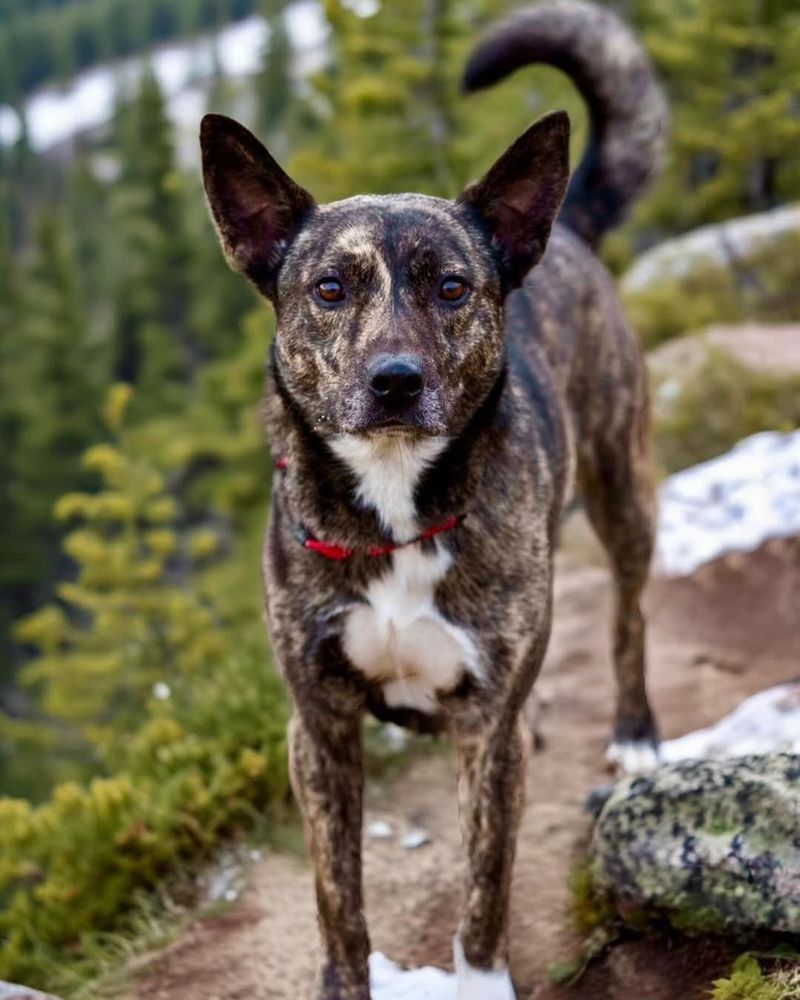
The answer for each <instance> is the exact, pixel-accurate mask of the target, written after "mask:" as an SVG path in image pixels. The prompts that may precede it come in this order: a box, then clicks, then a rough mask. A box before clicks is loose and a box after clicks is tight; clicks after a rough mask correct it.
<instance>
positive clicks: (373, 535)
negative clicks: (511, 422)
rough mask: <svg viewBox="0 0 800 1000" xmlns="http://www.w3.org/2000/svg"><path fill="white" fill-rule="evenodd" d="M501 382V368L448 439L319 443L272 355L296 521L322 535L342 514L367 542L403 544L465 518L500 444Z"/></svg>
mask: <svg viewBox="0 0 800 1000" xmlns="http://www.w3.org/2000/svg"><path fill="white" fill-rule="evenodd" d="M506 374H507V373H506V369H505V368H503V369H502V370H501V372H500V373H499V375H498V377H497V379H496V380H495V382H494V384H493V385H492V387H491V388H490V390H489V392H488V393H487V395H486V397H485V398H484V400H483V401H482V402H481V403H480V405H479V406H478V408H477V410H476V411H475V412H474V413H473V414H472V416H471V417H470V419H469V421H468V423H467V425H466V426H465V427H464V429H463V430H462V431H461V433H459V434H458V435H456V436H454V437H452V438H447V437H445V436H441V437H435V438H417V439H414V438H405V437H401V436H397V437H390V436H385V437H375V438H367V437H361V436H355V435H335V436H332V437H331V436H327V437H323V436H322V435H320V434H319V433H318V432H317V431H316V430H315V429H314V428H313V427H312V426H311V424H310V423H309V421H308V420H307V419H306V417H305V415H304V414H303V412H302V410H301V408H300V407H299V406H298V405H297V403H296V402H295V400H294V399H293V398H292V396H291V393H290V392H289V391H288V389H287V387H286V385H285V383H284V382H283V380H282V378H281V375H280V372H279V370H278V367H277V364H276V362H275V356H274V352H273V357H272V363H271V365H270V368H269V376H268V406H267V415H268V422H269V424H270V427H269V430H270V433H271V434H272V435H273V438H274V440H273V446H274V447H275V448H276V449H277V451H278V452H279V453H280V455H281V457H282V458H283V457H285V459H286V462H285V464H286V466H287V468H288V469H289V470H290V471H291V473H292V478H293V479H294V481H295V482H296V483H297V484H298V487H300V488H298V489H296V490H292V493H293V496H292V506H293V508H295V513H296V515H297V516H298V517H299V518H300V519H301V520H303V521H304V522H306V523H307V524H308V525H309V526H310V527H313V526H315V525H316V526H319V527H322V528H325V527H326V526H327V524H328V523H329V522H330V521H336V522H337V527H338V523H339V522H340V518H341V515H342V514H344V513H347V514H349V517H350V518H353V519H354V520H357V521H358V523H359V525H362V526H363V531H364V533H365V535H367V536H369V538H370V540H376V541H377V540H379V539H386V538H389V539H392V540H394V541H396V542H403V541H407V540H408V539H410V538H413V537H415V536H416V535H417V534H418V533H419V532H420V531H421V530H422V529H424V528H426V527H429V526H430V525H431V524H436V523H439V522H442V521H444V520H445V519H446V518H448V517H451V516H453V515H458V516H460V515H462V514H464V513H466V512H467V511H468V510H469V509H470V508H471V506H472V503H473V500H474V498H475V495H476V493H477V491H478V490H479V489H480V488H481V487H480V484H481V480H482V478H483V470H484V468H485V465H486V458H487V457H488V455H489V454H490V453H491V452H494V451H496V449H497V448H498V447H499V446H500V445H499V441H500V438H501V437H502V436H503V425H504V421H503V419H502V409H503V407H502V402H503V397H504V389H505V387H506ZM301 484H302V485H301ZM332 537H334V538H335V537H337V536H336V533H335V531H334V532H333V534H332Z"/></svg>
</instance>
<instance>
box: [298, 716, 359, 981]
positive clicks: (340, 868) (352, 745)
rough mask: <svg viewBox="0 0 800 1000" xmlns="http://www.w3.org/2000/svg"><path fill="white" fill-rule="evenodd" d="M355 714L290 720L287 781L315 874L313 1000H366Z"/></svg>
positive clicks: (357, 735) (357, 731)
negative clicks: (318, 945) (318, 950)
mask: <svg viewBox="0 0 800 1000" xmlns="http://www.w3.org/2000/svg"><path fill="white" fill-rule="evenodd" d="M359 721H360V720H359V716H358V714H357V713H353V715H348V716H346V717H345V718H342V717H340V716H338V715H335V714H334V713H332V712H328V711H325V710H318V711H315V712H304V713H303V712H300V711H298V712H296V714H295V715H294V717H293V719H292V723H291V730H290V752H291V775H292V787H293V789H294V793H295V797H296V798H297V801H298V803H299V805H300V809H301V811H302V813H303V819H304V823H305V830H306V841H307V845H308V850H309V853H310V854H311V858H312V861H313V863H314V869H315V874H316V890H317V909H318V916H319V926H320V933H321V936H322V948H323V964H322V969H321V972H320V978H319V983H318V986H317V992H316V996H317V998H318V1000H369V971H368V965H367V962H368V958H369V950H370V949H369V937H368V935H367V925H366V921H365V919H364V912H363V897H362V887H361V825H362V814H361V809H362V792H363V772H362V762H361V730H360V725H359Z"/></svg>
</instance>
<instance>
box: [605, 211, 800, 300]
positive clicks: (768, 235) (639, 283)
mask: <svg viewBox="0 0 800 1000" xmlns="http://www.w3.org/2000/svg"><path fill="white" fill-rule="evenodd" d="M791 232H796V233H800V204H795V205H786V206H783V207H781V208H775V209H772V210H771V211H769V212H759V213H758V214H756V215H747V216H744V217H742V218H739V219H732V220H730V221H728V222H721V223H715V224H714V225H710V226H701V227H700V228H698V229H694V230H692V232H690V233H687V234H686V235H685V236H677V237H675V239H671V240H664V242H663V243H659V244H658V245H657V246H654V247H653V248H652V249H651V250H647V251H645V252H644V253H643V254H640V255H639V256H638V257H637V258H636V260H635V261H634V263H633V264H632V265H631V267H630V269H629V270H628V271H627V273H626V274H625V275H624V277H623V278H622V281H621V287H622V290H623V292H640V291H642V290H643V289H645V288H647V287H648V286H649V285H653V284H659V283H660V282H662V281H664V280H665V279H667V280H670V279H675V278H682V277H684V276H685V275H686V274H688V273H689V272H690V271H691V270H692V269H693V268H695V267H697V265H698V264H702V263H703V262H708V263H711V264H718V265H721V266H723V267H724V266H726V265H729V264H730V263H731V262H732V261H736V260H737V259H739V258H742V257H748V256H750V255H751V254H753V253H754V252H756V251H757V250H758V249H759V248H760V247H761V246H763V245H764V244H769V243H771V242H774V241H775V240H777V239H780V238H781V237H783V236H786V235H787V234H789V233H791Z"/></svg>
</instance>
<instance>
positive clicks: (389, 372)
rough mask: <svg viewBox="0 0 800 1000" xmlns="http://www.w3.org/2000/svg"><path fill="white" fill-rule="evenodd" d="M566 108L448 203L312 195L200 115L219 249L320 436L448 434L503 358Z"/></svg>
mask: <svg viewBox="0 0 800 1000" xmlns="http://www.w3.org/2000/svg"><path fill="white" fill-rule="evenodd" d="M568 144H569V119H568V118H567V116H566V114H564V113H563V112H556V113H554V114H551V115H548V116H546V117H545V118H542V119H541V120H540V121H538V122H537V123H536V124H534V125H532V126H531V127H530V128H529V129H528V130H527V132H525V133H524V134H523V135H522V136H521V137H520V138H519V139H517V141H516V142H515V143H514V144H513V145H512V146H511V147H510V148H509V149H508V150H507V151H506V153H504V154H503V156H502V157H501V158H500V159H499V160H498V161H497V163H495V165H494V166H493V167H492V168H491V170H489V172H488V173H487V174H486V176H485V177H484V178H483V179H482V180H480V181H479V182H478V183H476V184H473V185H471V186H470V187H468V188H467V189H466V190H465V191H464V193H463V194H462V195H461V197H460V198H458V199H457V200H456V201H446V200H444V199H441V198H433V197H427V196H423V195H385V196H372V195H370V196H359V197H355V198H348V199H346V200H345V201H339V202H334V203H332V204H328V205H319V206H318V205H316V204H315V202H314V199H313V198H312V197H311V195H310V194H309V193H308V192H307V191H305V190H304V189H303V188H301V187H299V186H298V185H297V184H296V183H295V182H294V181H293V180H292V179H291V178H290V177H289V176H288V175H287V174H286V173H285V172H284V171H283V170H282V169H281V167H280V166H279V165H278V164H277V163H276V162H275V160H273V158H272V157H271V156H270V154H269V153H268V152H267V150H266V149H265V148H264V147H263V146H262V145H261V143H260V142H259V141H258V140H257V139H256V138H255V137H254V136H253V135H251V134H250V132H248V131H247V129H245V128H243V127H242V126H241V125H239V124H237V123H236V122H234V121H232V120H231V119H229V118H224V117H222V116H219V115H207V116H206V117H205V118H204V120H203V125H202V132H201V145H202V151H203V172H204V181H205V188H206V193H207V196H208V201H209V205H210V207H211V212H212V215H213V217H214V220H215V222H216V226H217V229H218V231H219V235H220V239H221V242H222V246H223V250H224V252H225V255H226V257H227V258H228V261H229V262H230V263H231V265H232V266H233V267H234V268H236V269H237V270H240V271H242V272H243V273H244V274H245V275H247V277H248V278H250V280H251V281H252V282H253V283H254V284H255V285H256V287H257V288H258V289H259V290H260V291H261V292H262V293H263V294H264V295H266V296H267V297H268V298H269V299H271V301H272V302H273V304H274V306H275V310H276V313H277V318H278V329H277V334H276V338H277V344H276V346H277V352H276V356H277V363H278V370H279V374H280V377H281V379H282V381H283V383H284V385H285V386H286V389H287V391H288V392H289V393H290V394H291V397H292V399H293V400H294V402H295V403H296V404H297V405H298V406H299V407H300V408H301V409H302V411H303V413H304V415H305V417H306V419H307V421H308V422H309V423H310V424H311V425H312V426H313V427H314V428H315V429H316V430H317V431H318V432H319V433H321V434H323V435H325V436H330V435H341V434H356V435H377V434H387V433H392V434H398V433H400V434H409V435H417V436H419V435H446V436H452V435H455V434H457V433H458V432H459V431H460V430H461V429H462V428H463V427H464V426H465V424H466V422H467V421H468V420H469V418H470V416H471V414H472V413H473V412H474V411H475V409H476V408H477V407H478V406H479V405H480V403H481V402H482V400H483V399H484V398H485V396H486V394H487V393H488V391H489V389H490V388H491V386H492V385H493V384H494V382H495V380H496V378H497V376H498V373H499V372H500V370H501V369H502V365H503V358H504V347H503V339H504V335H503V327H504V321H503V303H504V300H505V297H506V295H507V294H508V293H509V292H510V291H511V290H512V289H514V288H516V287H517V286H518V285H519V284H520V282H521V281H522V279H523V278H524V276H525V274H526V273H527V271H528V270H529V269H530V268H531V267H533V265H534V264H536V262H537V261H538V260H539V258H540V257H541V256H542V254H543V253H544V249H545V246H546V243H547V239H548V236H549V234H550V229H551V226H552V224H553V220H554V218H555V216H556V213H557V211H558V208H559V206H560V204H561V200H562V198H563V196H564V191H565V189H566V185H567V180H568V174H569V167H568Z"/></svg>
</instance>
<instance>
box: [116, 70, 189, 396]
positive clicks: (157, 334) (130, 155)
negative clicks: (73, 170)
mask: <svg viewBox="0 0 800 1000" xmlns="http://www.w3.org/2000/svg"><path fill="white" fill-rule="evenodd" d="M118 129H119V149H120V158H121V165H122V173H121V176H120V179H119V182H118V183H117V185H116V189H115V194H114V197H113V199H112V218H113V219H114V223H115V225H114V231H115V235H116V246H115V247H114V248H113V251H114V252H115V254H116V265H115V271H116V275H117V284H116V289H115V294H114V315H115V320H116V330H115V357H114V365H113V371H114V377H115V378H116V379H119V380H121V381H124V382H127V383H129V384H131V385H135V386H136V387H137V390H138V391H137V409H138V411H139V413H140V414H143V413H147V412H151V413H152V412H155V411H157V410H159V409H163V408H164V407H168V408H169V407H174V406H176V405H179V403H180V401H181V400H182V399H183V398H184V397H185V392H186V387H187V385H189V383H190V382H191V379H192V377H193V376H194V373H195V371H196V369H197V367H198V365H199V364H200V363H201V361H202V357H203V355H202V351H201V349H200V345H199V344H198V343H197V340H196V338H195V336H194V333H193V331H192V330H191V328H190V326H189V323H188V320H187V313H188V307H189V301H190V295H191V287H190V276H189V275H190V263H189V262H190V260H191V249H192V248H191V246H190V244H189V240H188V237H187V232H186V205H185V199H184V183H185V181H184V178H183V177H182V175H181V174H180V173H179V172H178V170H177V168H176V164H175V159H174V151H173V145H172V131H171V126H170V123H169V120H168V119H167V115H166V110H165V106H164V97H163V94H162V93H161V90H160V88H159V86H158V82H157V81H156V79H155V77H154V76H153V75H152V74H147V75H145V76H144V77H143V79H142V81H141V85H140V89H139V92H138V94H137V96H136V98H135V100H134V101H133V102H132V104H131V105H130V106H128V107H125V108H124V109H123V110H122V111H121V114H120V116H119V122H118Z"/></svg>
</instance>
